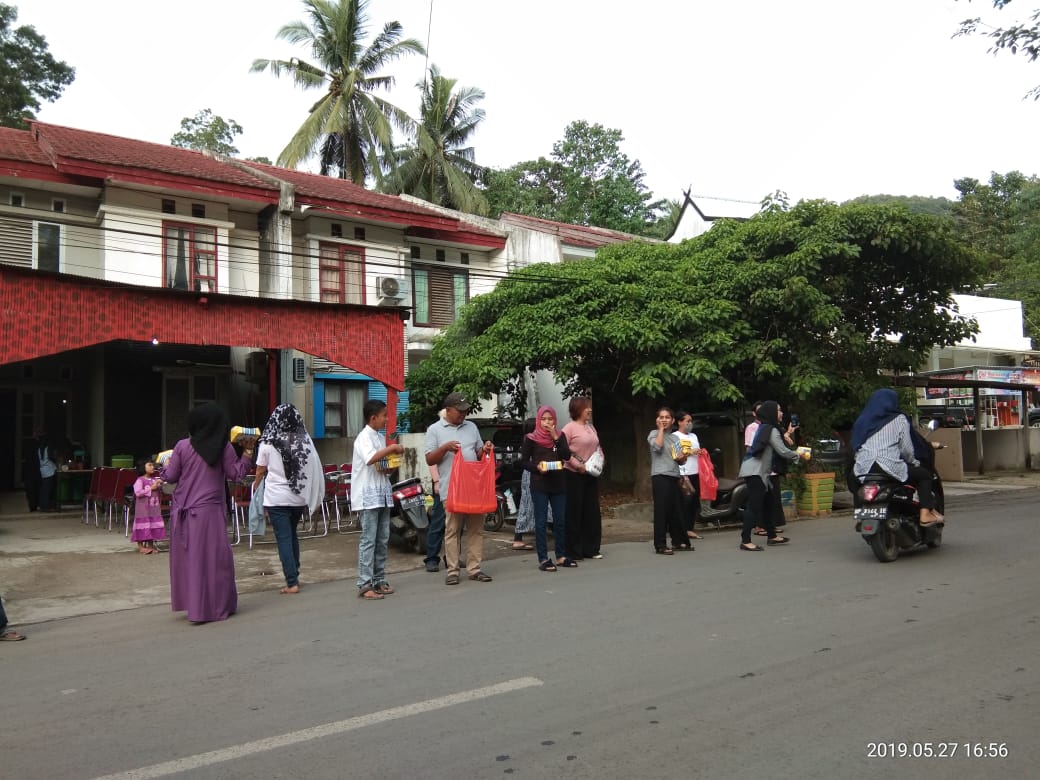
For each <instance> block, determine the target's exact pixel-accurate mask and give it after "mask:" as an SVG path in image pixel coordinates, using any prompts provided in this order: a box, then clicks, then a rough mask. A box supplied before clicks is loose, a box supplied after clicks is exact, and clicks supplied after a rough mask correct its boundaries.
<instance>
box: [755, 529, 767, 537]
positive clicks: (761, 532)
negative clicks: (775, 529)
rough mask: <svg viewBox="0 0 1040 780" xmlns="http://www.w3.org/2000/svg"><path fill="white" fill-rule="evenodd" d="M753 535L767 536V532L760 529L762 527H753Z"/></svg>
mask: <svg viewBox="0 0 1040 780" xmlns="http://www.w3.org/2000/svg"><path fill="white" fill-rule="evenodd" d="M755 536H769V534H767V533H766V532H765V530H764V529H762V528H756V529H755Z"/></svg>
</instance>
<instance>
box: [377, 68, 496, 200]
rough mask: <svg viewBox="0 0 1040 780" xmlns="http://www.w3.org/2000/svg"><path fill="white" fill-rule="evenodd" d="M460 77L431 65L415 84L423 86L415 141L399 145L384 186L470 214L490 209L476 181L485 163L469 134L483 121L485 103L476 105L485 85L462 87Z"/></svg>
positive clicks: (414, 126)
mask: <svg viewBox="0 0 1040 780" xmlns="http://www.w3.org/2000/svg"><path fill="white" fill-rule="evenodd" d="M456 83H457V81H456V79H449V78H446V77H444V76H442V75H441V74H440V70H439V69H438V68H437V66H436V65H431V66H430V77H429V78H428V79H427V80H426V81H423V82H419V83H418V84H416V86H417V87H418V88H419V89H420V91H421V92H422V102H421V104H420V108H419V121H418V122H416V123H414V125H413V127H412V128H411V131H410V132H411V135H412V143H411V144H410V145H408V146H403V147H400V148H398V149H397V150H396V151H395V152H394V155H393V160H392V162H393V164H392V165H389V166H387V167H389V168H390V173H389V175H388V177H387V180H386V181H385V182H384V184H383V189H385V190H386V191H387V192H392V193H395V194H399V193H408V194H409V195H414V196H416V197H418V198H422V199H423V200H427V201H429V202H430V203H436V204H438V205H441V206H446V207H448V208H452V209H458V210H459V211H465V212H467V213H470V214H487V212H488V202H487V198H485V197H484V193H482V192H481V191H480V189H479V188H478V187H477V184H476V182H479V181H483V180H484V177H485V175H486V169H485V168H484V167H483V166H481V165H477V163H476V162H475V161H474V158H475V155H474V151H473V147H472V146H466V145H465V144H466V143H467V141H469V138H470V136H472V135H473V133H474V132H475V131H476V129H477V125H479V124H480V123H481V122H482V121H484V109H482V108H477V107H476V105H477V103H479V102H480V101H481V100H483V99H484V92H483V90H480V89H477V88H476V87H459V88H458V89H456V87H455V85H456Z"/></svg>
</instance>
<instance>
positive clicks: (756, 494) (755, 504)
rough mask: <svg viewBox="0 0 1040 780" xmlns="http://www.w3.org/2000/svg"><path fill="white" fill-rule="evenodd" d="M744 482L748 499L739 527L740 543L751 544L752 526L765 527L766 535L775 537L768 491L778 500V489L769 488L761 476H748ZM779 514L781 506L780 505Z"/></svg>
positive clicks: (771, 537)
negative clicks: (742, 521) (742, 520)
mask: <svg viewBox="0 0 1040 780" xmlns="http://www.w3.org/2000/svg"><path fill="white" fill-rule="evenodd" d="M744 482H745V483H746V484H747V489H748V500H747V504H745V505H744V525H743V527H741V529H740V542H741V544H751V531H752V530H753V529H754V527H755V526H756V525H757V526H761V527H762V528H765V529H766V536H767V537H768V538H770V539H775V538H776V526H775V525H774V518H773V512H772V510H771V509H770V507H769V502H770V501H771V500H772V499H771V497H770V496H769V494H770V493H775V494H776V500H777V501H779V500H780V491H779V490H770V489H769V488H770V487H772V486H771V485H769V486H767V485H766V482H765V480H763V479H762V478H761V477H755V476H752V477H748V478H747V479H746V480H744ZM780 512H781V515H782V514H783V508H782V507H781V510H780Z"/></svg>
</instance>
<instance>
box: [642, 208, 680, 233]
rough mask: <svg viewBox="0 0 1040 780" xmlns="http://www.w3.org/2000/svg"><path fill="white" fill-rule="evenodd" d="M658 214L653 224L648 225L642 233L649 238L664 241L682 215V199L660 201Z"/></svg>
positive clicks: (672, 231)
mask: <svg viewBox="0 0 1040 780" xmlns="http://www.w3.org/2000/svg"><path fill="white" fill-rule="evenodd" d="M659 211H660V216H659V217H658V218H657V221H656V222H654V224H653V225H650V226H649V227H648V228H647V229H646V230H645V231H644V232H643V235H645V236H648V237H650V238H659V239H661V240H662V241H665V240H667V239H669V238H671V235H672V233H674V232H675V229H676V228H677V227H678V226H679V217H681V216H682V201H678V200H664V201H661V208H660V210H659Z"/></svg>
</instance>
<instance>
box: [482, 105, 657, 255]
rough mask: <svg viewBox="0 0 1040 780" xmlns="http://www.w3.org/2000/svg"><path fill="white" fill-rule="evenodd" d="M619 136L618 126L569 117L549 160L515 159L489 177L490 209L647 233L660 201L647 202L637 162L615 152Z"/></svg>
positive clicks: (628, 231) (652, 223)
mask: <svg viewBox="0 0 1040 780" xmlns="http://www.w3.org/2000/svg"><path fill="white" fill-rule="evenodd" d="M623 140H624V136H623V135H622V134H621V131H620V130H611V129H607V128H605V127H603V125H600V124H589V123H588V122H586V121H584V120H579V121H577V122H571V123H570V124H569V125H568V126H567V128H566V130H565V131H564V137H563V139H562V140H560V141H557V142H556V143H555V144H554V145H553V152H552V160H546V159H545V158H539V159H538V160H533V161H529V162H523V163H519V164H517V165H514V166H512V167H511V168H508V169H506V170H505V171H503V172H501V174H502V175H492V176H491V177H490V179H489V187H488V200H489V202H490V204H491V213H492V214H495V215H497V214H501V213H502V212H503V211H515V212H516V213H519V214H527V215H528V216H532V217H541V218H543V219H552V220H555V221H557V222H566V223H568V224H572V225H592V226H595V227H602V228H609V229H611V230H620V231H622V232H625V233H632V234H634V235H649V234H650V233H651V232H652V230H653V225H654V224H655V223H656V222H657V221H658V211H659V210H661V209H662V208H664V202H663V201H656V202H654V201H652V198H653V195H652V193H651V192H650V191H649V190H648V189H647V188H646V185H645V184H644V183H643V179H644V177H645V175H646V174H645V173H644V172H643V166H642V165H641V164H640V162H639V161H638V160H634V161H633V160H630V159H629V158H628V156H627V155H626V154H625V153H624V152H622V151H621V142H622V141H623Z"/></svg>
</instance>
